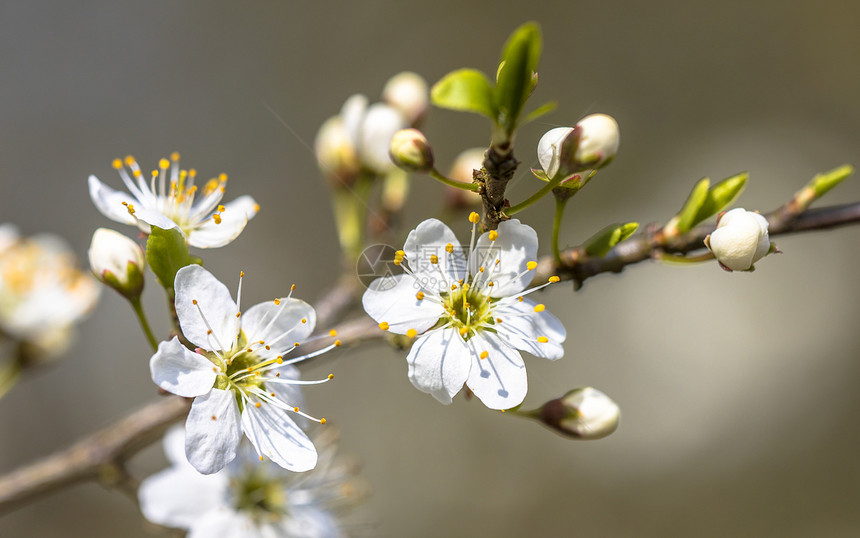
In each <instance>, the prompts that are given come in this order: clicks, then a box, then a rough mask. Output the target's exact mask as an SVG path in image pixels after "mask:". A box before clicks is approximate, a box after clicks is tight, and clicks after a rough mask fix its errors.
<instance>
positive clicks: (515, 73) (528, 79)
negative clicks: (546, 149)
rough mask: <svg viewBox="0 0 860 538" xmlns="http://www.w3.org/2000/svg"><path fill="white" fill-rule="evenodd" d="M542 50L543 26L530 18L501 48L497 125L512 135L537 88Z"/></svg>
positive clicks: (497, 94) (496, 100)
mask: <svg viewBox="0 0 860 538" xmlns="http://www.w3.org/2000/svg"><path fill="white" fill-rule="evenodd" d="M540 52H541V33H540V28H539V27H538V25H537V24H536V23H534V22H527V23H525V24H523V25H522V26H520V27H519V28H517V29H516V30H514V32H513V33H512V34H511V36H510V37H509V38H508V41H507V43H505V46H504V48H503V49H502V58H501V61H502V62H503V65H500V66H499V71H498V74H497V77H496V79H497V81H496V99H495V102H496V104H497V108H498V120H497V123H498V125H500V126H502V127H503V129H504V131H505V133H506V134H507V135H508V136H510V135H511V134H512V133H513V132H514V129H515V128H516V126H517V120H518V119H519V116H520V112H521V111H522V109H523V105H524V104H525V102H526V100H527V99H528V98H529V95H530V94H531V92H532V90H534V87H535V84H536V83H537V78H536V77H535V73H536V71H537V64H538V60H539V59H540Z"/></svg>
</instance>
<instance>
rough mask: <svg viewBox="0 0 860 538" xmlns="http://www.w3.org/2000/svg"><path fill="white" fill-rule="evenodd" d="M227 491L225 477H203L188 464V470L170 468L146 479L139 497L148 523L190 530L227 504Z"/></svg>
mask: <svg viewBox="0 0 860 538" xmlns="http://www.w3.org/2000/svg"><path fill="white" fill-rule="evenodd" d="M180 432H182V430H181V429H180ZM182 434H183V435H184V433H182ZM182 459H183V460H184V459H185V456H184V455H183V456H182ZM228 488H229V482H228V477H227V476H226V475H224V474H215V475H202V474H200V473H198V472H197V471H195V470H194V469H193V468H192V467H191V466H189V465H188V464H187V463H186V467H171V468H169V469H166V470H164V471H161V472H160V473H156V474H154V475H152V476H150V477H148V478H146V479H145V480H144V481H143V482H142V483H141V484H140V488H138V490H137V497H138V499H139V501H140V511H141V512H143V517H145V518H146V519H147V520H149V521H151V522H153V523H158V524H159V525H165V526H168V527H178V528H181V529H189V528H191V527H192V526H193V525H194V523H195V522H197V521H199V520H201V519H206V518H207V517H208V512H210V511H211V510H212V509H213V508H215V507H218V506H221V505H225V504H226V502H227V500H228V499H227V494H228Z"/></svg>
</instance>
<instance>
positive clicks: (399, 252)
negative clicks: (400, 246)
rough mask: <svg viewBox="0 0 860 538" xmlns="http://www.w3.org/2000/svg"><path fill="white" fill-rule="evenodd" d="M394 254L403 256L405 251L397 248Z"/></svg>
mask: <svg viewBox="0 0 860 538" xmlns="http://www.w3.org/2000/svg"><path fill="white" fill-rule="evenodd" d="M394 255H395V256H401V257H403V256H406V252H405V251H403V250H398V251H397V252H395V253H394Z"/></svg>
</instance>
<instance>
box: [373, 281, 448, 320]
mask: <svg viewBox="0 0 860 538" xmlns="http://www.w3.org/2000/svg"><path fill="white" fill-rule="evenodd" d="M421 289H422V287H421V285H420V284H419V283H418V282H416V281H415V279H414V278H413V277H412V276H410V275H396V276H390V277H382V278H378V279H376V280H374V281H373V282H371V283H370V286H368V287H367V291H365V292H364V295H363V296H362V298H361V304H362V306H364V310H365V311H366V312H367V314H368V315H369V316H370V317H372V318H373V319H374V320H375V321H376V322H377V323H382V322H383V321H384V322H386V323H388V327H389V330H390V331H391V332H393V333H394V334H406V332H407V331H408V330H409V329H415V330H416V331H417V332H418V333H419V334H420V333H423V332H424V331H426V330H427V329H429V328H430V327H432V326H433V325H435V324H436V322H437V321H438V320H439V318H440V317H442V315H443V314H444V313H445V309H444V308H443V307H442V305H441V304H439V303H438V302H436V301H434V300H432V296H430V295H429V293H430V292H428V296H426V297H425V298H424V299H421V300H419V299H418V292H419V291H421ZM428 297H430V298H428Z"/></svg>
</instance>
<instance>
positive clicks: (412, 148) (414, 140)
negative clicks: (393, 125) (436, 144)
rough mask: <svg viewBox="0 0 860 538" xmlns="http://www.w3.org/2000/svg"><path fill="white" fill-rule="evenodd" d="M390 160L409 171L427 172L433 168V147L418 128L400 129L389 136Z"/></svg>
mask: <svg viewBox="0 0 860 538" xmlns="http://www.w3.org/2000/svg"><path fill="white" fill-rule="evenodd" d="M389 156H390V157H391V160H392V161H393V162H394V164H396V165H397V166H399V167H400V168H402V169H404V170H407V171H409V172H428V171H430V170H431V169H432V168H433V148H432V147H430V142H428V141H427V137H425V136H424V133H422V132H421V131H419V130H418V129H402V130H400V131H397V132H396V133H394V136H392V137H391V144H390V147H389Z"/></svg>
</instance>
